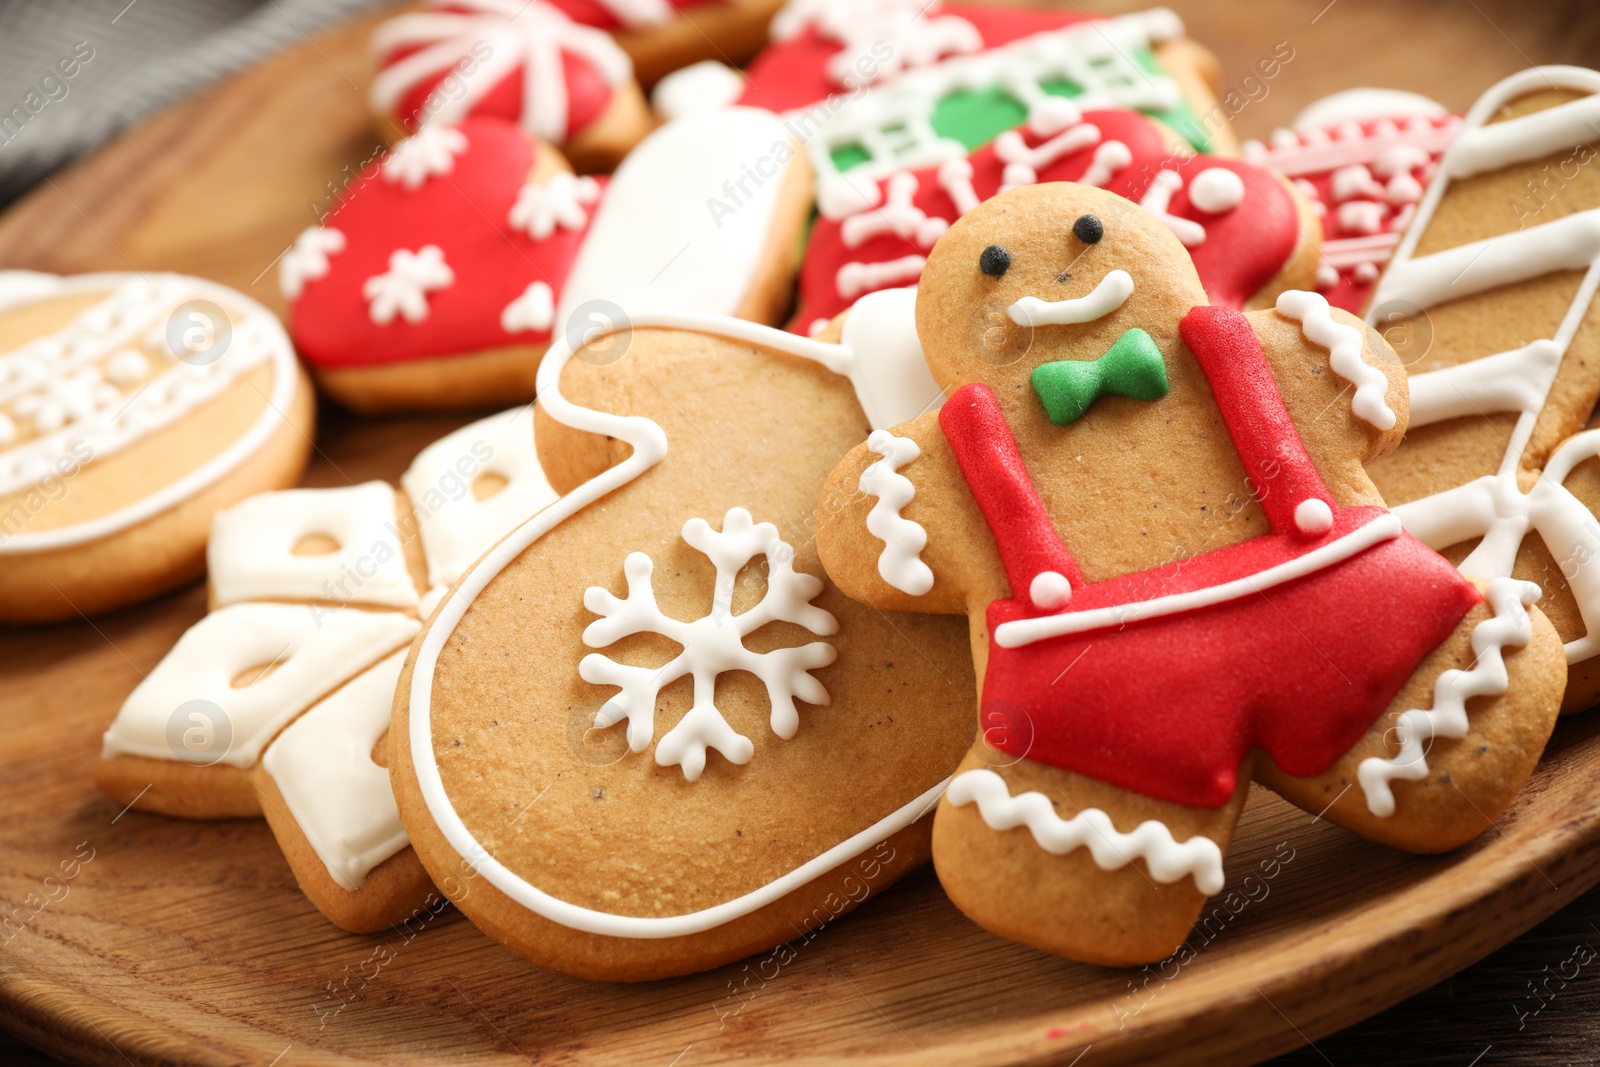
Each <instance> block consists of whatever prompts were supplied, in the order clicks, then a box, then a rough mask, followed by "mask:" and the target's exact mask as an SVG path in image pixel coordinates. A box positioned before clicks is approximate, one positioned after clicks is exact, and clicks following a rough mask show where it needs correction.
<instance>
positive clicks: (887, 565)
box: [858, 430, 933, 596]
mask: <svg viewBox="0 0 1600 1067" xmlns="http://www.w3.org/2000/svg"><path fill="white" fill-rule="evenodd" d="M867 448H869V449H871V450H872V451H873V452H876V453H877V454H878V455H880V456H882V457H883V458H882V459H880V460H878V461H877V462H875V463H873V464H872V466H870V467H868V468H867V469H866V470H864V471H862V472H861V480H860V482H859V483H858V484H859V486H860V488H861V491H862V492H863V493H866V494H867V495H868V496H875V497H877V498H878V499H877V502H876V503H874V504H873V505H872V510H871V511H870V512H868V513H867V532H868V533H870V534H872V536H873V537H876V538H877V539H878V540H880V541H882V542H883V551H882V552H880V553H879V554H878V574H879V575H880V576H881V577H882V578H883V580H884V581H886V582H888V583H889V584H890V585H891V586H893V587H894V588H896V589H898V590H900V592H902V593H906V594H909V595H910V596H922V595H923V594H924V593H926V592H927V591H928V590H930V589H932V588H933V571H932V570H930V569H929V568H928V565H927V564H926V563H924V562H922V555H921V553H922V550H923V548H924V547H926V546H927V544H928V531H927V530H925V529H923V528H922V524H921V523H917V522H913V521H912V520H910V519H908V518H905V517H904V516H902V515H901V514H900V511H901V509H903V508H904V507H905V506H906V505H907V504H909V503H911V499H912V497H913V496H915V495H916V487H915V486H913V485H912V484H911V479H910V478H907V477H906V476H905V475H903V474H901V473H900V468H901V467H904V466H905V465H906V464H907V463H910V462H911V461H912V460H914V459H916V458H917V457H918V456H920V455H922V449H921V448H919V447H917V443H916V442H915V441H913V440H912V439H911V438H909V437H896V436H895V435H894V434H892V433H890V432H889V431H888V430H873V431H872V436H870V437H868V438H867Z"/></svg>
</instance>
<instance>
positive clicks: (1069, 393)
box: [1033, 328, 1167, 426]
mask: <svg viewBox="0 0 1600 1067" xmlns="http://www.w3.org/2000/svg"><path fill="white" fill-rule="evenodd" d="M1033 391H1034V392H1036V393H1038V394H1039V400H1040V402H1042V403H1043V404H1044V410H1045V414H1047V415H1049V416H1050V421H1051V422H1053V423H1055V424H1056V425H1057V426H1065V425H1067V424H1068V423H1071V422H1076V421H1077V420H1078V419H1080V418H1082V417H1083V413H1084V412H1086V411H1088V410H1089V406H1090V405H1091V404H1093V403H1094V402H1095V401H1096V400H1099V399H1100V398H1101V397H1102V396H1105V395H1106V394H1107V393H1112V394H1115V395H1117V396H1129V397H1133V398H1134V399H1135V400H1159V399H1160V398H1161V397H1164V396H1166V395H1167V367H1166V364H1164V363H1162V362H1161V350H1160V349H1159V348H1157V347H1156V343H1155V341H1154V340H1152V339H1151V337H1150V335H1149V334H1147V333H1145V332H1144V331H1143V330H1141V329H1138V328H1135V329H1132V330H1129V331H1128V332H1127V333H1125V334H1123V335H1122V336H1121V337H1119V338H1117V343H1116V344H1114V345H1112V346H1111V348H1110V349H1109V350H1108V351H1107V352H1106V354H1105V355H1103V356H1101V357H1100V358H1099V359H1094V360H1078V359H1064V360H1059V361H1057V362H1055V363H1042V364H1040V365H1039V366H1037V367H1035V368H1033Z"/></svg>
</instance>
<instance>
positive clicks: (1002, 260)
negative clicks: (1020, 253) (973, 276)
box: [978, 245, 1011, 278]
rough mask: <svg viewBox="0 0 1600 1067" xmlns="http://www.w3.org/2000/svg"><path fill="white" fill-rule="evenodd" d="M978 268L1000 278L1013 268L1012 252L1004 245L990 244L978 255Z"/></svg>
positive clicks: (990, 275)
mask: <svg viewBox="0 0 1600 1067" xmlns="http://www.w3.org/2000/svg"><path fill="white" fill-rule="evenodd" d="M978 269H979V270H981V271H983V273H985V274H987V275H988V276H989V277H991V278H998V277H1000V275H1002V274H1004V273H1005V272H1006V271H1008V270H1010V269H1011V253H1010V252H1007V251H1006V250H1005V247H1004V246H1003V245H990V246H989V247H988V248H985V249H984V250H983V254H982V255H980V256H979V257H978Z"/></svg>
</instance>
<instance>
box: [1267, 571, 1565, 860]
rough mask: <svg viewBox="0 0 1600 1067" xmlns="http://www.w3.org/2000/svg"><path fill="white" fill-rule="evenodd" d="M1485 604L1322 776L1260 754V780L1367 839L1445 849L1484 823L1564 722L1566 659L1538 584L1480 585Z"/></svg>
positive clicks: (1506, 801)
mask: <svg viewBox="0 0 1600 1067" xmlns="http://www.w3.org/2000/svg"><path fill="white" fill-rule="evenodd" d="M1476 584H1478V585H1479V586H1480V588H1481V589H1482V590H1483V592H1484V601H1483V602H1482V603H1481V604H1479V605H1478V606H1476V607H1475V608H1473V609H1472V611H1470V612H1469V613H1468V614H1467V616H1466V617H1465V618H1464V619H1462V621H1461V623H1460V624H1459V625H1458V626H1457V627H1456V630H1455V632H1454V633H1453V634H1452V635H1451V636H1450V637H1449V639H1448V640H1446V641H1445V642H1444V643H1443V644H1441V645H1440V646H1439V647H1438V648H1436V649H1434V650H1433V652H1431V653H1430V654H1429V655H1428V657H1427V659H1425V660H1423V661H1422V664H1421V665H1420V666H1419V667H1418V668H1417V670H1416V671H1415V672H1414V673H1413V674H1412V675H1411V678H1410V679H1409V680H1408V681H1407V682H1406V684H1405V685H1404V686H1403V687H1402V688H1401V690H1400V692H1399V693H1398V694H1397V695H1396V696H1395V698H1394V699H1393V700H1392V701H1390V703H1389V706H1388V708H1387V709H1386V710H1385V711H1384V713H1383V714H1382V715H1380V716H1379V717H1378V718H1377V720H1375V721H1374V722H1373V724H1372V727H1371V729H1369V730H1368V731H1367V733H1366V734H1365V736H1363V737H1362V738H1361V740H1360V741H1358V742H1357V743H1356V744H1355V746H1354V747H1352V748H1351V749H1350V751H1349V752H1347V753H1345V755H1344V756H1342V757H1340V758H1339V760H1338V761H1337V762H1335V763H1334V764H1333V766H1331V767H1329V768H1328V769H1327V770H1326V771H1324V772H1323V773H1322V774H1319V775H1316V776H1314V777H1306V778H1295V777H1291V776H1290V775H1287V774H1285V773H1284V772H1283V771H1282V770H1281V769H1280V768H1279V767H1277V766H1276V765H1275V764H1274V763H1273V762H1272V760H1271V759H1270V758H1268V757H1266V756H1261V757H1259V758H1258V763H1257V777H1258V778H1259V779H1260V780H1261V782H1262V784H1264V785H1266V786H1269V787H1270V788H1271V789H1272V790H1273V791H1274V792H1276V793H1278V794H1279V795H1281V796H1283V797H1284V798H1285V799H1287V800H1289V801H1290V802H1292V803H1294V804H1297V805H1299V806H1300V807H1302V808H1304V809H1306V810H1307V811H1314V812H1323V811H1324V809H1326V811H1325V814H1326V817H1327V818H1328V819H1330V820H1332V821H1333V822H1336V823H1339V824H1340V825H1341V826H1345V827H1348V828H1349V829H1351V830H1354V831H1355V832H1356V833H1359V834H1361V835H1362V836H1363V837H1366V838H1370V839H1371V840H1374V841H1380V842H1382V843H1384V844H1388V845H1394V846H1396V847H1399V848H1404V849H1409V850H1411V851H1414V852H1444V851H1447V850H1449V849H1452V848H1455V847H1457V846H1458V845H1461V844H1464V843H1465V842H1467V841H1470V840H1471V839H1472V838H1474V837H1476V836H1477V835H1478V834H1480V833H1482V832H1483V831H1484V830H1486V829H1487V828H1488V827H1489V826H1490V825H1491V824H1492V823H1493V822H1494V820H1495V819H1496V818H1498V817H1499V815H1500V813H1501V812H1503V811H1504V810H1505V809H1506V807H1507V806H1508V805H1509V804H1510V803H1511V800H1512V798H1513V797H1514V796H1516V794H1517V792H1518V791H1519V790H1520V789H1521V788H1522V784H1523V783H1524V782H1525V781H1527V778H1528V775H1529V774H1530V773H1531V772H1532V771H1533V767H1534V764H1535V763H1537V762H1538V760H1539V755H1540V753H1541V752H1543V751H1544V745H1545V742H1546V741H1547V740H1548V739H1549V737H1550V732H1551V730H1553V729H1554V728H1555V720H1556V717H1557V715H1558V714H1559V705H1560V697H1561V691H1562V688H1563V687H1564V686H1565V685H1566V657H1565V653H1564V651H1563V648H1562V643H1561V637H1560V635H1558V634H1557V633H1556V630H1555V627H1553V626H1552V625H1551V624H1550V621H1549V620H1548V619H1546V618H1545V617H1544V615H1543V614H1542V613H1541V612H1539V611H1538V610H1537V609H1534V608H1533V607H1532V606H1531V603H1532V599H1533V598H1534V596H1535V595H1536V593H1535V592H1534V590H1535V588H1536V587H1534V586H1531V585H1530V584H1529V583H1527V582H1520V581H1517V580H1515V579H1512V578H1498V579H1495V580H1494V581H1492V582H1488V583H1483V582H1478V583H1476Z"/></svg>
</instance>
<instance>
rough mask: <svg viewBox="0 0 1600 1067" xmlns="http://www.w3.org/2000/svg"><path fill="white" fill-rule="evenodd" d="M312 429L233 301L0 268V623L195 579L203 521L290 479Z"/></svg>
mask: <svg viewBox="0 0 1600 1067" xmlns="http://www.w3.org/2000/svg"><path fill="white" fill-rule="evenodd" d="M313 421H314V406H313V402H312V393H311V387H310V383H309V382H307V381H306V379H305V376H304V374H303V373H302V372H301V370H300V369H299V366H298V364H297V363H296V361H295V358H294V350H293V348H292V347H291V346H290V344H289V339H288V337H287V336H286V335H285V334H284V332H283V329H282V327H281V326H279V324H278V320H277V319H276V318H275V317H274V316H273V315H272V314H271V313H270V312H269V311H267V310H266V309H265V308H263V307H262V306H261V305H259V304H257V303H256V302H255V301H253V300H250V299H249V298H248V297H245V296H244V295H242V294H240V293H237V292H235V291H233V290H232V289H228V288H226V287H225V286H221V285H217V284H215V283H213V282H208V281H204V280H202V279H199V278H190V277H185V276H183V275H177V274H133V273H129V274H86V275H78V276H75V277H57V276H55V275H48V274H37V273H32V272H27V271H5V272H0V620H3V621H9V622H44V621H50V620H56V619H68V618H77V617H79V616H83V615H92V614H96V613H99V612H104V611H110V610H113V609H115V608H119V607H124V606H126V605H129V604H133V603H137V602H138V601H140V600H144V599H146V598H148V597H151V596H155V595H157V594H159V593H162V592H165V591H166V590H168V589H171V588H173V587H174V586H176V585H179V584H181V583H183V582H186V581H189V580H191V579H193V578H196V577H198V576H199V575H200V574H201V573H202V572H203V571H204V568H205V549H206V536H207V532H208V530H209V528H210V525H211V516H212V515H213V514H214V513H215V512H217V511H218V510H219V509H221V508H225V507H228V506H230V505H232V504H234V503H236V502H238V501H240V500H242V499H244V498H245V497H247V496H250V495H251V494H253V493H258V492H262V491H264V490H268V489H278V488H282V487H284V486H287V485H292V484H293V483H294V482H295V481H297V480H298V479H299V477H300V472H301V471H302V470H303V469H304V467H305V462H306V457H307V454H308V452H309V451H310V448H311V435H312V432H313Z"/></svg>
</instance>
